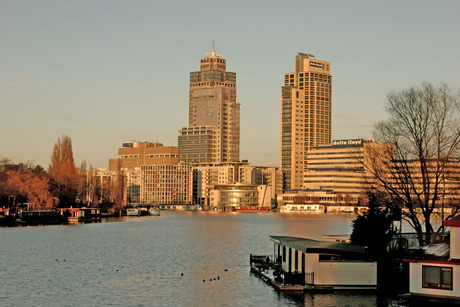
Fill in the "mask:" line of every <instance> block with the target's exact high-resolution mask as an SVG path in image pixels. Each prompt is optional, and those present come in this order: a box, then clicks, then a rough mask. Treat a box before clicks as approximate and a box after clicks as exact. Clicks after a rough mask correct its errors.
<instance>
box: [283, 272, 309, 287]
mask: <svg viewBox="0 0 460 307" xmlns="http://www.w3.org/2000/svg"><path fill="white" fill-rule="evenodd" d="M284 284H285V285H302V286H303V285H305V274H303V273H284Z"/></svg>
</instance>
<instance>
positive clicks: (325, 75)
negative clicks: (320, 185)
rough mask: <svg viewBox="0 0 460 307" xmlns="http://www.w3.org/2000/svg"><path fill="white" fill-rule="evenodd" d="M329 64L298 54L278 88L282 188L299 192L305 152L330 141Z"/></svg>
mask: <svg viewBox="0 0 460 307" xmlns="http://www.w3.org/2000/svg"><path fill="white" fill-rule="evenodd" d="M331 97H332V76H331V64H330V62H325V61H320V60H316V59H315V56H313V55H311V54H306V53H300V52H299V53H298V54H297V56H296V59H295V62H294V73H288V74H285V75H284V86H282V88H281V170H282V173H283V182H284V187H283V188H284V189H285V190H288V189H302V186H303V177H304V171H305V169H306V166H307V163H306V159H307V151H308V150H309V149H310V148H312V147H315V146H318V145H323V144H330V142H331Z"/></svg>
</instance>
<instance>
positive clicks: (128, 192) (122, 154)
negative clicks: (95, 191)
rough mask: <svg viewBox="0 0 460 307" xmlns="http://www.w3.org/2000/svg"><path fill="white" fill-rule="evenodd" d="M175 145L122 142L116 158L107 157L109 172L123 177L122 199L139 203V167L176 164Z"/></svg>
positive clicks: (176, 150) (176, 149) (130, 202)
mask: <svg viewBox="0 0 460 307" xmlns="http://www.w3.org/2000/svg"><path fill="white" fill-rule="evenodd" d="M178 162H179V160H178V148H177V146H163V144H161V143H152V142H133V143H123V145H122V147H121V148H118V158H115V159H109V172H111V173H112V174H117V175H121V176H123V177H124V184H123V186H122V188H123V189H124V192H123V195H124V198H123V199H124V201H125V202H126V203H127V204H132V203H139V202H140V199H141V195H140V192H141V167H142V166H153V165H177V164H178Z"/></svg>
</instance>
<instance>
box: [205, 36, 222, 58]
mask: <svg viewBox="0 0 460 307" xmlns="http://www.w3.org/2000/svg"><path fill="white" fill-rule="evenodd" d="M206 55H210V56H211V57H217V58H220V57H221V55H220V54H216V49H214V40H212V50H211V52H206Z"/></svg>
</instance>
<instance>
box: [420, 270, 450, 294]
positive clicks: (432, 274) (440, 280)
mask: <svg viewBox="0 0 460 307" xmlns="http://www.w3.org/2000/svg"><path fill="white" fill-rule="evenodd" d="M422 286H423V288H432V289H446V290H452V268H446V267H438V266H428V265H424V266H423V267H422Z"/></svg>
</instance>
